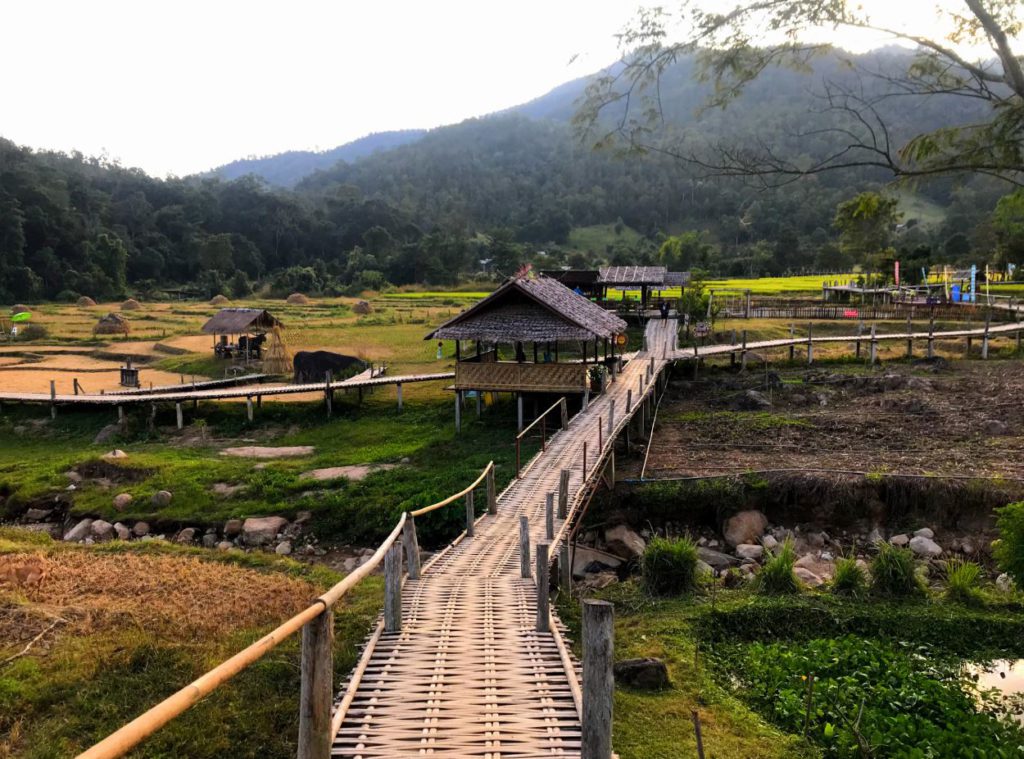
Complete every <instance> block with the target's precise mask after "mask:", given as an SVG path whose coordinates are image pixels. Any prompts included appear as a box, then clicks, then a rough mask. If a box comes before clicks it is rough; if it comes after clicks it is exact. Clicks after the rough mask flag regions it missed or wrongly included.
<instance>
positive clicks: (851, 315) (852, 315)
mask: <svg viewBox="0 0 1024 759" xmlns="http://www.w3.org/2000/svg"><path fill="white" fill-rule="evenodd" d="M858 316H860V314H859V313H858V311H857V309H855V308H845V309H843V318H844V319H856V318H857V317H858Z"/></svg>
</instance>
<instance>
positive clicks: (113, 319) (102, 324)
mask: <svg viewBox="0 0 1024 759" xmlns="http://www.w3.org/2000/svg"><path fill="white" fill-rule="evenodd" d="M128 330H129V326H128V320H127V319H125V318H124V317H123V316H121V314H114V313H110V314H107V315H106V316H104V317H103V318H102V319H100V320H99V321H98V322H96V326H95V327H93V329H92V331H93V334H96V335H127V334H128Z"/></svg>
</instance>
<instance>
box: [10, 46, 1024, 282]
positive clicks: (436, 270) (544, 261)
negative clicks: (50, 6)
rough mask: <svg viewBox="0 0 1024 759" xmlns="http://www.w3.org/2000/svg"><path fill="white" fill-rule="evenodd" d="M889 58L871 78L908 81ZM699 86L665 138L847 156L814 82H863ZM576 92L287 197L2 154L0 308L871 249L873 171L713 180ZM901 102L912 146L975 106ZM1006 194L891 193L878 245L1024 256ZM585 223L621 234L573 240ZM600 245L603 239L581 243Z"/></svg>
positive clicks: (808, 79)
mask: <svg viewBox="0 0 1024 759" xmlns="http://www.w3.org/2000/svg"><path fill="white" fill-rule="evenodd" d="M892 55H893V54H890V53H886V52H880V53H875V54H872V57H868V58H865V59H863V60H862V61H861V63H863V64H865V65H869V64H870V65H872V66H875V67H876V68H880V67H884V66H886V65H896V64H894V63H893V62H892V61H891V60H890V58H891V57H892ZM900 55H904V54H902V53H901V54H900ZM903 62H904V63H905V61H903ZM691 75H692V71H691V67H690V65H689V64H688V63H687V62H685V61H684V62H682V63H680V64H677V66H676V67H675V68H674V69H672V70H671V71H669V72H668V74H667V79H666V85H665V87H664V89H665V92H666V93H672V94H671V97H666V99H665V103H664V106H665V115H666V129H668V130H671V131H672V132H673V133H674V134H675V135H676V136H678V135H680V134H681V135H682V136H684V138H685V139H686V140H689V141H692V142H694V143H699V142H700V141H703V140H707V139H709V138H710V137H711V136H721V135H725V134H731V135H733V136H734V137H737V138H738V139H740V140H741V141H742V140H749V141H751V142H753V141H757V142H758V144H771V145H772V146H774V148H775V149H776V150H779V151H785V152H787V153H789V154H791V155H806V156H808V157H813V156H815V155H817V154H820V153H822V152H823V151H826V150H829V149H830V147H834V146H830V145H828V144H826V138H825V136H823V135H821V134H818V133H816V132H815V130H814V129H813V126H814V123H815V119H818V118H823V117H821V116H819V115H817V114H816V110H817V101H816V99H815V96H814V95H813V94H812V93H811V87H812V85H813V84H814V82H815V81H817V80H818V79H820V78H821V77H823V76H830V77H835V78H837V79H841V78H842V77H844V76H851V74H850V73H849V71H848V70H847V69H845V68H844V67H842V66H841V64H840V63H838V62H837V61H836V60H834V59H824V60H822V61H821V62H820V63H819V64H818V67H817V69H816V73H815V74H814V75H813V76H804V75H801V74H798V73H795V72H791V71H788V70H777V71H771V72H768V73H766V74H765V75H763V77H762V80H760V81H759V83H758V86H757V87H756V88H752V89H751V90H750V92H749V93H748V94H747V95H746V96H745V97H744V98H742V99H741V100H738V101H736V102H735V103H732V104H731V105H730V106H729V108H728V109H726V110H724V111H719V110H715V111H709V112H707V113H704V114H703V115H701V117H700V118H697V117H696V116H695V113H696V111H697V109H698V106H699V104H700V103H701V101H702V97H703V96H704V94H705V91H704V89H703V87H702V85H699V84H695V83H694V82H693V81H692V80H691ZM583 86H584V83H583V82H570V83H568V84H566V85H564V86H563V87H561V88H558V89H557V90H555V91H553V92H552V93H549V94H548V95H545V96H543V97H541V98H538V99H537V100H535V101H532V102H531V103H527V104H525V105H524V106H522V107H520V108H518V109H513V110H512V111H511V112H505V113H502V114H496V115H493V116H489V117H484V118H479V119H471V120H469V121H466V122H464V123H461V124H457V125H453V126H449V127H443V128H439V129H435V130H432V131H430V132H429V133H427V134H425V135H422V136H421V135H420V133H418V132H415V131H410V132H399V133H387V134H382V135H375V136H373V137H372V138H367V140H365V141H360V142H361V143H362V144H361V146H360V147H359V148H356V147H354V146H355V145H356V144H355V143H353V144H352V145H349V146H344V148H345V149H348V150H349V151H352V150H358V151H364V152H365V151H373V150H374V149H378V150H377V152H371V153H370V154H368V155H363V157H361V158H359V159H358V160H354V161H352V162H346V161H341V162H338V163H337V164H335V165H334V166H333V167H332V168H330V169H327V170H323V171H319V172H316V173H314V174H313V175H311V176H309V177H307V178H305V179H304V180H302V181H301V182H300V183H299V184H298V185H297V186H296V188H295V190H294V191H291V190H286V189H280V188H273V187H271V186H269V185H268V184H267V183H265V182H264V181H262V180H260V179H258V178H255V177H251V176H249V177H242V178H239V179H237V180H234V181H224V180H221V179H218V178H211V177H193V178H186V179H169V180H157V179H153V178H151V177H148V176H146V175H145V174H143V173H142V172H140V171H137V170H131V169H126V168H123V167H120V166H117V165H110V164H106V163H103V162H101V161H98V160H96V159H90V158H86V157H83V156H81V155H70V156H69V155H65V154H58V153H48V152H33V151H31V150H28V149H25V148H19V147H18V146H15V145H14V144H12V143H10V142H7V141H0V300H5V301H11V300H31V299H36V298H55V297H59V298H70V297H74V296H77V295H79V294H84V295H89V296H91V297H94V298H106V297H117V296H119V295H121V294H127V293H132V292H141V293H143V294H145V293H151V292H153V291H156V290H158V289H159V288H161V287H168V286H181V285H185V286H187V287H189V288H193V289H194V291H195V292H196V294H197V295H213V294H215V293H217V292H225V293H226V294H228V295H243V294H247V293H248V292H250V291H251V289H252V288H254V287H255V288H261V289H265V290H268V291H270V292H280V293H285V292H289V291H292V290H303V291H309V292H346V291H347V292H356V291H358V290H360V289H365V288H379V287H381V286H383V285H384V284H385V283H388V282H390V283H392V284H397V285H401V284H407V283H413V282H419V283H429V284H451V283H453V282H455V281H457V280H458V279H459V278H464V277H480V276H499V275H506V274H509V273H511V272H512V271H514V270H515V269H516V268H517V267H518V266H519V265H520V264H521V263H523V262H524V261H526V260H531V261H533V262H534V263H535V264H538V265H540V266H561V265H574V266H583V265H596V264H598V263H600V262H604V261H610V262H615V263H647V262H653V261H656V260H663V261H664V262H665V263H667V264H669V265H672V266H674V267H681V268H701V269H706V270H708V271H709V272H711V273H715V274H723V275H758V274H773V273H782V272H784V271H808V270H817V271H821V270H835V269H842V268H845V267H847V266H849V265H850V264H851V263H854V262H868V261H866V259H865V256H866V248H865V247H864V246H863V245H858V244H857V241H856V240H855V239H853V240H851V239H849V236H847V237H841V235H840V231H841V229H840V228H837V227H836V226H834V223H833V222H834V220H835V219H836V216H837V208H838V207H840V204H842V203H844V202H845V201H848V200H850V199H852V198H855V197H857V196H858V194H859V193H862V192H864V191H872V190H880V189H885V187H884V183H885V182H887V181H888V177H887V176H886V175H884V174H882V173H880V172H873V171H872V170H868V169H858V170H853V171H846V172H835V173H829V174H822V175H818V176H816V177H811V178H806V179H803V180H801V181H799V182H795V183H793V184H790V185H787V186H785V187H782V188H779V189H771V190H763V189H761V190H758V189H754V188H752V187H750V186H748V185H746V184H744V183H742V182H740V181H738V180H735V179H722V178H718V179H715V178H701V177H700V176H698V175H696V174H695V173H693V172H692V171H689V170H687V169H686V168H685V167H684V166H683V164H681V163H679V162H678V161H677V160H676V159H674V158H673V157H671V156H669V155H665V154H659V153H656V152H648V153H647V154H645V155H637V154H630V155H626V156H623V155H617V154H614V153H612V152H610V151H604V152H602V151H595V150H593V149H592V148H591V145H590V143H587V142H581V140H580V139H579V138H578V135H577V134H576V133H575V132H574V131H573V128H572V126H571V125H570V124H569V123H568V118H569V116H570V115H571V114H572V112H573V103H574V101H575V99H576V97H577V96H578V95H579V93H580V92H581V91H582V88H583ZM965 103H966V105H965ZM889 107H890V108H891V112H888V113H886V118H887V120H888V121H889V122H890V124H891V127H892V129H893V130H894V131H895V132H900V133H907V134H910V133H913V132H915V131H920V130H928V129H932V128H934V127H936V126H938V125H940V124H944V123H951V122H957V123H958V122H960V121H963V120H969V119H970V118H972V108H980V107H981V106H975V105H973V104H972V103H971V102H970V101H966V100H965V99H963V98H960V99H949V98H945V97H941V96H936V97H934V98H931V99H929V100H928V101H927V102H926V103H920V104H918V105H917V106H916V107H914V108H901V107H900V106H899V105H898V104H896V105H891V106H889ZM614 115H615V114H614V113H612V114H609V118H614ZM410 140H411V141H410ZM402 142H406V143H407V144H398V145H396V143H402ZM388 145H390V146H391V149H388V150H383V149H382V148H384V147H386V146H388ZM339 150H342V149H339ZM342 154H344V153H342ZM303 155H304V154H298V153H297V154H286V155H284V156H278V157H276V159H265V160H263V161H258V162H254V163H253V164H252V165H253V166H255V165H257V164H258V165H259V166H261V167H262V168H264V169H266V168H267V166H268V164H267V163H266V161H267V160H271V161H274V160H276V161H278V167H277V169H274V170H275V171H277V170H280V171H281V172H282V173H281V176H285V175H287V176H294V175H295V172H298V171H301V170H302V168H301V167H302V166H303V165H304V164H303V160H304V158H303V157H302V156H303ZM347 155H355V154H354V153H352V152H349V153H347ZM245 165H246V164H245V162H236V164H232V166H233V167H234V168H233V169H232V171H235V170H244V167H245ZM1009 189H1010V188H1009V187H1008V186H1007V185H1005V184H1001V183H999V182H998V181H997V180H994V179H987V178H985V177H970V178H968V179H966V180H960V181H959V182H953V181H952V180H949V179H943V180H936V181H932V182H928V183H920V184H918V185H916V186H914V187H907V188H901V189H900V190H899V191H898V193H896V192H894V191H891V190H886V191H887V192H889V193H890V194H892V195H893V196H894V197H896V198H897V199H898V200H899V203H898V204H891V207H890V205H884V206H883V207H884V208H886V209H887V212H891V213H890V215H889V216H888V217H887V219H886V220H885V224H886V228H885V229H883V230H882V231H883V232H884V234H883V235H882V237H881V238H878V237H877V235H876V236H875V238H872V239H883V245H888V246H891V247H890V248H886V250H890V251H892V255H899V256H900V257H901V258H902V259H903V260H904V261H905V262H906V263H907V264H908V266H907V271H912V270H915V268H916V266H917V265H918V264H920V265H924V264H926V263H928V262H929V261H955V262H960V261H975V262H978V263H984V262H985V261H988V260H993V261H994V260H996V259H998V258H1000V257H1002V258H1003V259H1005V257H1006V256H1007V255H1008V251H1013V250H1017V251H1022V250H1024V200H1021V199H1019V198H1017V199H1011V200H1010V201H1003V203H1002V204H1001V206H1000V211H999V212H998V213H994V211H995V210H996V206H997V203H998V202H999V201H1000V198H1001V197H1002V196H1004V195H1006V194H1007V193H1008V191H1009ZM865 197H867V198H868V199H869V200H870V199H871V196H865ZM861 200H863V198H861ZM858 202H860V201H858ZM872 202H873V201H872ZM901 211H902V216H901V213H900V212H901ZM854 216H856V214H854ZM897 224H899V227H898V229H897ZM590 228H593V229H597V228H600V229H602V230H604V229H607V230H613V231H612V232H611V233H610V234H603V233H602V234H601V235H594V234H572V233H573V231H574V230H577V231H580V230H585V229H590ZM844 234H846V233H845V232H844ZM595 239H604V240H606V241H605V242H604V244H603V245H593V244H592V243H588V244H580V243H579V241H580V240H591V241H592V240H595ZM572 240H575V241H577V244H576V245H573V244H572V242H571V241H572ZM1014 246H1016V247H1014ZM868 263H877V262H868ZM911 267H915V268H911Z"/></svg>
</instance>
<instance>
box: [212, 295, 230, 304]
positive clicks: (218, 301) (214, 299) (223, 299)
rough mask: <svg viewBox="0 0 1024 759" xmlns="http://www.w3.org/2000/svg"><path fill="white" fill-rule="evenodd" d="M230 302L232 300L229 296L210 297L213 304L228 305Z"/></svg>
mask: <svg viewBox="0 0 1024 759" xmlns="http://www.w3.org/2000/svg"><path fill="white" fill-rule="evenodd" d="M230 302H231V301H230V300H228V298H227V296H224V295H214V296H213V297H212V298H210V305H211V306H226V305H227V304H228V303H230Z"/></svg>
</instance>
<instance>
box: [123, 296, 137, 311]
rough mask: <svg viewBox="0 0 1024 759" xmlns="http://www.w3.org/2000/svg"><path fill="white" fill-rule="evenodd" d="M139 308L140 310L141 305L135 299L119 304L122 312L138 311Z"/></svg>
mask: <svg viewBox="0 0 1024 759" xmlns="http://www.w3.org/2000/svg"><path fill="white" fill-rule="evenodd" d="M140 308H142V304H141V303H139V302H138V301H137V300H135V298H129V299H128V300H126V301H125V302H124V303H122V304H121V310H122V311H138V310H139V309H140Z"/></svg>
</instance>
